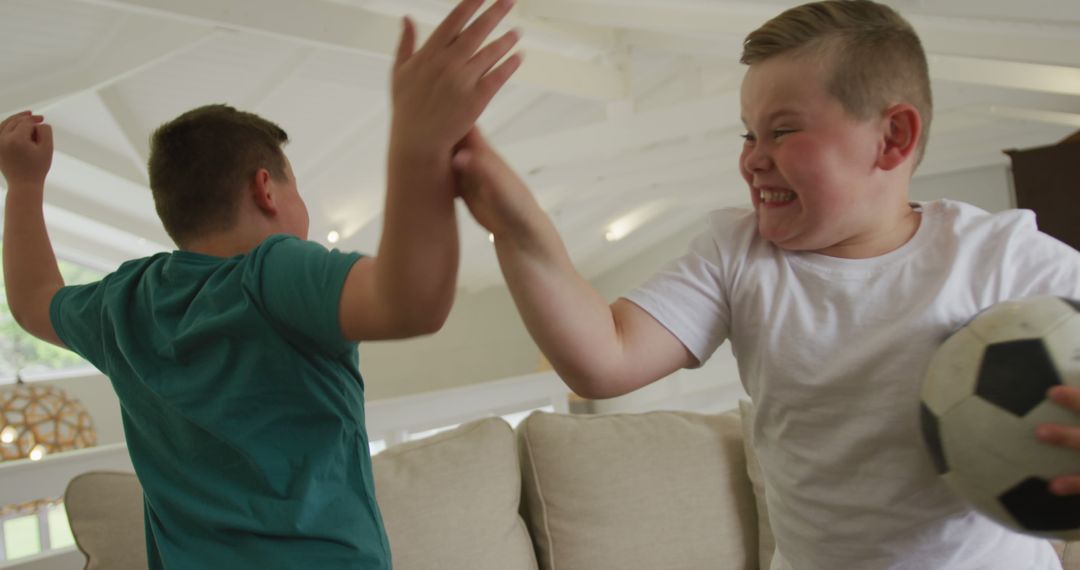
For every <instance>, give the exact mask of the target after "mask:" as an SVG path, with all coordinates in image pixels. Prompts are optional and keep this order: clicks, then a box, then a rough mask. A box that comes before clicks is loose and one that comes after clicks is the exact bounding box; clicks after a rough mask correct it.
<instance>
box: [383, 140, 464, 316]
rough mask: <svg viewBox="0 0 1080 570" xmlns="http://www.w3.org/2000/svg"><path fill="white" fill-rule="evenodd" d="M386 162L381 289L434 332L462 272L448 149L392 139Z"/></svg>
mask: <svg viewBox="0 0 1080 570" xmlns="http://www.w3.org/2000/svg"><path fill="white" fill-rule="evenodd" d="M388 160H389V167H388V172H387V194H386V211H385V217H384V222H383V229H382V239H381V240H380V243H379V252H378V257H377V258H376V259H377V267H378V269H377V273H376V275H377V283H378V287H379V290H380V292H381V294H382V295H381V296H382V297H383V298H384V299H385V300H386V301H387V302H388V303H391V306H392V307H393V308H394V309H395V311H396V313H397V314H400V315H402V317H403V318H406V319H407V320H408V321H409V322H411V323H417V326H419V327H420V329H421V330H425V331H427V332H434V330H437V329H438V328H439V327H440V326H441V325H442V323H443V322H444V321H445V319H446V316H447V315H448V314H449V312H450V307H451V305H452V304H453V300H454V293H455V286H456V281H457V270H458V256H459V251H458V229H457V217H456V215H455V210H454V182H453V176H452V173H451V169H450V149H449V148H447V149H442V150H440V149H435V148H423V147H422V146H420V145H414V146H409V145H407V144H406V143H405V142H402V141H397V140H395V139H394V138H393V137H392V138H391V143H390V151H389V157H388Z"/></svg>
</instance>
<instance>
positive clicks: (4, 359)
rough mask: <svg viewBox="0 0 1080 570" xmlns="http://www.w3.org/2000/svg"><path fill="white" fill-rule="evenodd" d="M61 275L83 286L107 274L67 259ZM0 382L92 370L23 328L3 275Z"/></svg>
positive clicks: (66, 351) (0, 316)
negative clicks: (13, 310)
mask: <svg viewBox="0 0 1080 570" xmlns="http://www.w3.org/2000/svg"><path fill="white" fill-rule="evenodd" d="M59 265H60V274H61V275H63V276H64V282H65V283H66V284H68V285H80V284H83V283H90V282H93V281H97V280H98V279H101V278H102V277H103V276H104V275H103V274H102V273H101V272H98V271H94V270H93V269H89V268H86V267H83V266H81V265H77V264H74V263H71V262H68V261H63V260H60V261H59ZM0 293H2V294H0V384H7V383H11V382H14V381H15V376H16V375H17V374H18V375H22V376H24V377H25V376H27V375H31V376H33V375H38V374H47V373H49V372H60V371H65V370H75V369H83V368H85V369H91V366H90V363H88V362H86V361H85V360H83V359H82V358H81V357H79V356H78V355H77V354H75V353H74V352H71V351H69V350H65V349H63V348H60V347H57V346H53V345H51V344H49V343H47V342H44V341H40V340H38V339H36V338H34V337H32V336H30V334H29V333H27V332H26V331H24V330H22V329H21V328H20V327H19V325H18V324H17V323H16V322H15V318H14V317H12V316H11V311H10V310H9V309H8V304H7V290H6V288H5V287H4V277H3V275H2V274H0Z"/></svg>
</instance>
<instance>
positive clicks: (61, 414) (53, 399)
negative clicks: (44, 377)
mask: <svg viewBox="0 0 1080 570" xmlns="http://www.w3.org/2000/svg"><path fill="white" fill-rule="evenodd" d="M0 415H2V417H0V420H2V422H0V461H13V460H17V459H26V458H29V459H32V460H38V459H41V458H42V457H43V456H45V455H47V454H50V453H56V452H59V451H67V450H71V449H80V448H83V447H93V446H94V445H97V433H96V432H95V431H94V423H93V421H92V420H91V418H90V414H89V413H88V412H87V411H86V408H85V407H83V405H82V404H81V403H79V401H78V400H76V399H74V398H72V397H70V396H68V394H67V393H66V392H64V391H63V390H61V389H59V388H54V387H52V386H32V385H28V384H15V385H12V386H9V387H7V388H4V389H3V390H0Z"/></svg>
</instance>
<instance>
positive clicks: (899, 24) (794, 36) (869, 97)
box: [739, 0, 933, 163]
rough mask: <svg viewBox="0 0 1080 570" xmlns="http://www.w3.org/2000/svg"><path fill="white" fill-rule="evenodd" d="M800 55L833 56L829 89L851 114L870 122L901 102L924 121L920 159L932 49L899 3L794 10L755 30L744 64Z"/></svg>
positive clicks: (831, 2) (831, 0) (849, 2)
mask: <svg viewBox="0 0 1080 570" xmlns="http://www.w3.org/2000/svg"><path fill="white" fill-rule="evenodd" d="M790 52H801V53H808V54H813V55H819V56H822V57H829V58H831V65H832V67H831V69H832V71H831V77H828V78H827V79H826V88H827V89H828V90H829V93H830V94H832V95H833V96H834V97H836V98H837V100H839V101H840V103H841V104H842V105H843V106H844V109H845V110H847V112H848V113H850V114H851V115H852V116H854V117H857V118H860V119H869V118H871V117H873V116H876V115H877V114H878V113H880V112H882V111H884V110H885V109H886V108H888V107H889V106H890V105H894V104H896V103H909V104H911V105H914V106H915V108H916V109H918V111H919V115H920V116H921V118H922V126H923V129H922V137H921V140H920V141H919V147H918V154H917V160H916V163H918V161H921V160H922V156H923V153H924V152H925V150H926V140H927V133H929V130H930V119H931V118H932V115H933V101H932V99H931V94H930V73H929V70H928V68H927V64H926V53H925V52H924V51H923V47H922V43H921V42H920V41H919V36H918V34H916V33H915V30H914V28H912V27H911V24H910V23H908V21H907V20H905V19H904V18H903V17H902V16H901V15H900V14H898V13H897V12H896V11H895V10H893V9H892V8H890V7H888V6H885V5H883V4H878V3H876V2H872V1H870V0H825V1H822V2H812V3H809V4H803V5H801V6H796V7H794V8H791V9H788V10H786V11H784V12H783V13H781V14H780V15H779V16H776V17H775V18H773V19H771V20H769V21H768V22H765V24H764V25H762V26H761V27H760V28H758V29H756V30H754V31H753V32H750V35H748V36H746V40H745V41H744V42H743V53H742V58H740V60H739V61H740V62H741V63H745V64H747V65H754V64H755V63H759V62H762V61H765V60H766V59H769V58H771V57H773V56H776V55H780V54H784V53H790Z"/></svg>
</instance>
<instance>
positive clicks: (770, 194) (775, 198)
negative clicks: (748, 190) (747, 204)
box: [758, 188, 795, 205]
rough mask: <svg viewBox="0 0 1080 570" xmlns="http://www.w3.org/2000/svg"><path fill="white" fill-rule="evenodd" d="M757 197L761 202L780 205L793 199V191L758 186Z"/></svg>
mask: <svg viewBox="0 0 1080 570" xmlns="http://www.w3.org/2000/svg"><path fill="white" fill-rule="evenodd" d="M758 198H759V199H760V200H761V203H762V204H766V205H780V204H786V203H788V202H793V201H795V193H794V192H792V191H790V190H776V189H771V188H760V189H758Z"/></svg>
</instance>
